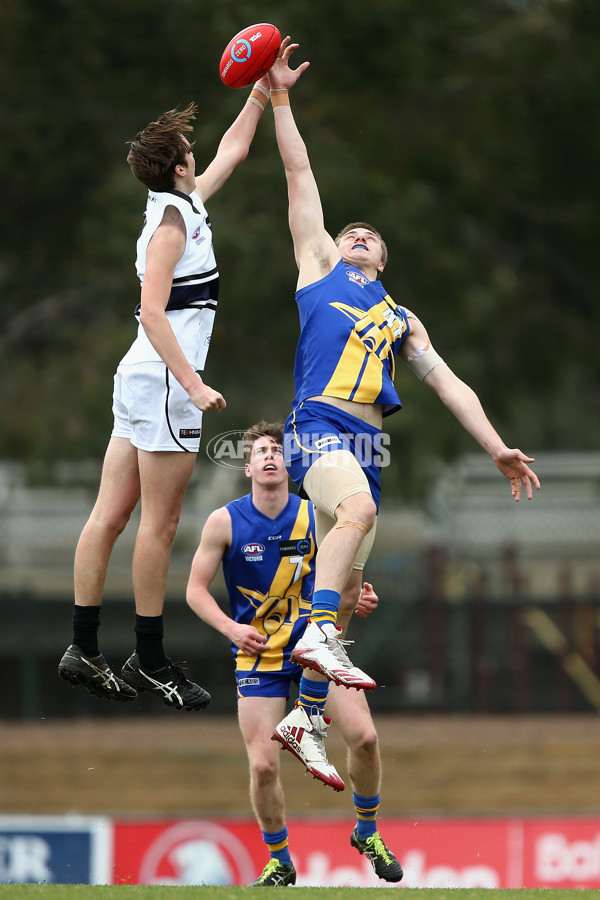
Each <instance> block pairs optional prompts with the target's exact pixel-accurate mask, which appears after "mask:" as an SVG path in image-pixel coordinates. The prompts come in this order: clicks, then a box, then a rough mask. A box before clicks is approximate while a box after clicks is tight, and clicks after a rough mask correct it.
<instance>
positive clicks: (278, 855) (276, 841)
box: [262, 825, 292, 866]
mask: <svg viewBox="0 0 600 900" xmlns="http://www.w3.org/2000/svg"><path fill="white" fill-rule="evenodd" d="M262 836H263V841H264V842H265V844H266V845H267V847H268V848H269V853H270V854H271V859H278V860H279V862H282V863H285V864H286V865H287V866H289V865H291V862H292V858H291V856H290V851H289V848H288V830H287V827H286V826H285V825H284V826H283V828H282V829H281V831H263V833H262Z"/></svg>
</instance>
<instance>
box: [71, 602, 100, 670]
mask: <svg viewBox="0 0 600 900" xmlns="http://www.w3.org/2000/svg"><path fill="white" fill-rule="evenodd" d="M99 627H100V607H99V606H77V604H75V605H74V606H73V643H74V644H77V646H78V647H79V649H80V650H81V651H82V652H83V653H84V654H85V656H88V657H90V656H98V654H99V653H100V650H99V649H98V628H99Z"/></svg>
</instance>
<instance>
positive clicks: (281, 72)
mask: <svg viewBox="0 0 600 900" xmlns="http://www.w3.org/2000/svg"><path fill="white" fill-rule="evenodd" d="M290 41H291V38H290V36H289V35H288V36H287V37H284V39H283V40H282V42H281V47H280V48H279V53H278V54H277V59H276V60H275V62H274V63H273V65H272V66H271V68H270V69H269V71H268V77H269V84H270V87H271V90H272V91H287V90H289V89H290V88H291V87H293V86H294V85H295V84H296V82H297V81H298V79H299V78H300V76H301V75H302V73H303V72H304V71H306V69H308V67H309V65H310V63H309V62H303V63H301V64H300V65H299V66H298V68H297V69H290V66H289V60H290V56H291V55H292V53H293V52H294V50H297V49H298V47H299V46H300V45H299V44H291V43H290Z"/></svg>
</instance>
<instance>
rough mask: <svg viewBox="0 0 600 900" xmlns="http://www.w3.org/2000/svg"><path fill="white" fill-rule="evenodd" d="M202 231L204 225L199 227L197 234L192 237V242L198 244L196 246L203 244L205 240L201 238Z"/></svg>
mask: <svg viewBox="0 0 600 900" xmlns="http://www.w3.org/2000/svg"><path fill="white" fill-rule="evenodd" d="M201 231H202V225H198V227H197V228H196V230H195V232H194V233H193V235H192V240H193V241H195V242H196V244H201V243H202V241H203V240H204V238H203V237H200V233H201Z"/></svg>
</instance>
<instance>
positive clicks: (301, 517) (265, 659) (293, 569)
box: [236, 500, 315, 672]
mask: <svg viewBox="0 0 600 900" xmlns="http://www.w3.org/2000/svg"><path fill="white" fill-rule="evenodd" d="M309 523H310V520H309V513H308V501H307V500H303V501H302V502H301V503H300V506H299V508H298V515H297V516H296V521H295V522H294V527H293V528H292V530H291V533H290V537H289V540H291V541H294V540H300V539H301V538H306V537H308V535H309ZM310 543H311V552H310V553H309V554H305V555H304V556H283V557H282V558H281V561H280V563H279V566H278V567H277V571H276V572H275V576H274V578H273V581H272V582H271V586H270V588H269V590H268V592H267V593H266V594H263V593H261V592H260V591H254V590H251V589H249V588H244V587H243V586H242V585H237V588H238V590H239V591H240V593H242V594H243V595H244V597H245V598H246V599H247V600H249V601H250V603H251V604H252V606H254V607H255V608H256V613H255V616H254V619H253V620H252V622H250V624H251V625H254V627H255V628H256V630H257V631H259V632H260V633H261V634H264V635H265V637H267V638H268V643H267V645H266V647H265V651H264V652H263V653H262V654H261V660H260V662H259V664H258V666H256V671H257V672H279V671H280V670H281V668H282V665H283V651H284V648H285V647H287V645H288V643H289V640H290V636H291V633H292V629H293V626H294V623H295V622H296V621H297V620H298V618H299V617H300V611H301V610H303V611H305V612H309V611H310V607H311V598H310V597H309V598H308V599H306V600H303V599H302V583H303V580H304V578H305V576H306V575H308V574H309V573H310V569H311V566H310V563H311V560H312V558H313V556H314V554H315V544H314V540H313V538H312V535H311V536H310ZM255 565H260V563H255ZM255 662H256V657H254V656H248V655H247V654H245V653H242V651H241V650H239V651H238V653H237V655H236V668H237V669H238V670H239V671H241V672H249V671H253V670H254V669H255Z"/></svg>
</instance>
